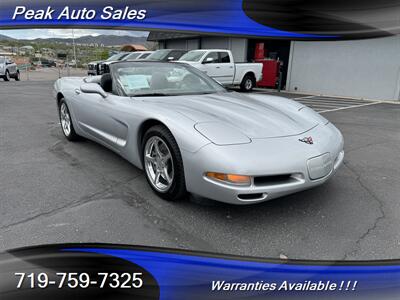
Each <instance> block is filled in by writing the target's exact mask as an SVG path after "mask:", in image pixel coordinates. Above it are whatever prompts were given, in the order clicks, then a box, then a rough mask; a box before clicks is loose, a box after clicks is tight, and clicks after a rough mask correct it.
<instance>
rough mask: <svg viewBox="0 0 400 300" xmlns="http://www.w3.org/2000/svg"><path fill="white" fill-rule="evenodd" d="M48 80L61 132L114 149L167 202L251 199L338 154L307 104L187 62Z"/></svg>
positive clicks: (280, 188) (312, 173)
mask: <svg viewBox="0 0 400 300" xmlns="http://www.w3.org/2000/svg"><path fill="white" fill-rule="evenodd" d="M54 87H55V91H54V92H55V97H56V99H57V105H58V110H59V115H60V122H61V127H62V131H63V133H64V135H65V136H66V138H67V139H68V140H70V141H73V140H76V139H78V138H79V137H85V138H87V139H90V140H93V141H95V142H97V143H100V144H102V145H104V146H106V147H108V148H110V149H111V150H113V151H115V152H117V153H118V154H120V155H121V156H122V157H124V158H125V159H126V160H128V161H129V162H131V163H132V164H133V165H135V166H137V167H138V168H141V169H143V170H144V173H145V176H146V178H147V181H148V183H149V184H150V186H151V188H152V189H153V190H154V191H155V193H157V194H158V195H159V196H160V197H162V198H164V199H167V200H176V199H179V198H182V197H184V196H185V195H186V193H187V192H190V193H193V194H196V195H200V196H203V197H206V198H210V199H214V200H218V201H223V202H228V203H233V204H250V203H256V202H261V201H265V200H269V199H273V198H276V197H281V196H284V195H287V194H290V193H294V192H298V191H301V190H305V189H309V188H312V187H315V186H318V185H320V184H322V183H324V182H326V181H327V180H328V179H329V178H330V177H332V176H333V174H334V173H335V171H336V170H337V169H338V168H339V166H340V165H341V163H342V162H343V157H344V152H343V137H342V134H341V133H340V132H339V130H338V129H336V127H335V126H334V125H333V124H332V123H330V122H329V121H328V120H326V119H325V118H323V117H322V116H321V115H319V114H317V113H316V112H314V111H313V110H312V109H310V108H308V107H306V106H304V105H302V104H300V103H297V102H295V101H292V100H289V99H286V98H281V97H275V96H269V95H261V94H240V93H237V92H232V91H228V90H226V89H225V88H223V87H222V86H221V85H220V84H218V83H217V82H216V81H214V80H213V79H211V78H209V77H208V76H207V75H205V74H204V73H203V72H201V71H199V70H197V69H195V68H193V67H190V66H188V65H184V64H180V63H167V62H151V61H146V62H140V61H133V62H116V63H112V64H111V65H110V73H108V74H103V75H102V76H92V77H87V78H75V77H66V78H61V79H59V80H57V81H56V83H55V86H54Z"/></svg>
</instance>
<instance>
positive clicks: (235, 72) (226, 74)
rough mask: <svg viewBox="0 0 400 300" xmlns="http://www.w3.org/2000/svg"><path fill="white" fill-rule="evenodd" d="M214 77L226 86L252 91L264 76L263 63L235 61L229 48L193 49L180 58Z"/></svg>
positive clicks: (180, 60) (181, 60) (182, 61)
mask: <svg viewBox="0 0 400 300" xmlns="http://www.w3.org/2000/svg"><path fill="white" fill-rule="evenodd" d="M178 61H179V62H181V63H186V64H189V65H191V66H193V67H195V68H197V69H199V70H201V71H203V72H205V73H206V74H207V75H208V76H210V77H212V78H214V79H215V80H217V81H218V82H219V83H221V84H222V85H225V86H240V89H241V90H242V91H245V92H249V91H251V90H252V89H253V88H254V87H255V86H256V83H257V82H258V81H260V80H261V78H262V68H263V65H262V64H261V63H235V61H234V59H233V55H232V52H231V51H229V50H220V49H208V50H192V51H189V52H188V53H186V54H185V55H183V56H182V57H181V58H180V59H179V60H178Z"/></svg>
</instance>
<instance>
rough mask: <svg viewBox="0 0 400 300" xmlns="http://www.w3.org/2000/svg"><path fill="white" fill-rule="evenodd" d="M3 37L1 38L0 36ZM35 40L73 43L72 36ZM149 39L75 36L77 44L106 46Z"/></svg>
mask: <svg viewBox="0 0 400 300" xmlns="http://www.w3.org/2000/svg"><path fill="white" fill-rule="evenodd" d="M0 39H1V38H0ZM31 41H33V42H57V43H72V38H67V39H65V38H46V39H41V38H38V39H34V40H31ZM146 41H147V37H145V36H139V37H137V36H130V35H105V34H103V35H97V36H93V35H86V36H81V37H79V38H75V43H76V44H92V43H96V44H99V45H101V44H103V45H104V46H115V45H124V44H144V43H146Z"/></svg>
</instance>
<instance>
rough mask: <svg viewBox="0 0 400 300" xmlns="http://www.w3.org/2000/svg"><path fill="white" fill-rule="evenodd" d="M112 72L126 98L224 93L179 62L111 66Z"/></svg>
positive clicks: (196, 71) (218, 87) (194, 70)
mask: <svg viewBox="0 0 400 300" xmlns="http://www.w3.org/2000/svg"><path fill="white" fill-rule="evenodd" d="M111 73H112V75H113V77H114V79H116V81H117V83H118V84H119V86H120V87H121V88H122V90H123V92H124V93H125V94H126V95H127V96H136V97H139V96H141V97H146V96H172V95H191V94H211V93H218V92H225V91H226V90H225V88H223V87H222V86H221V85H220V84H218V83H217V82H216V81H214V80H213V79H211V78H210V77H208V76H207V75H205V74H204V73H203V72H201V71H199V70H197V69H195V68H193V67H190V66H187V65H183V64H179V63H150V62H142V63H140V62H131V63H129V62H126V63H118V64H112V70H111Z"/></svg>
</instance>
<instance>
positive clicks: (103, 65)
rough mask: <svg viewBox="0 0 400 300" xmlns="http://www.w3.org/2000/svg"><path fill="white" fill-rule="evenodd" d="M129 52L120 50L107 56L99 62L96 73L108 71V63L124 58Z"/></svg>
mask: <svg viewBox="0 0 400 300" xmlns="http://www.w3.org/2000/svg"><path fill="white" fill-rule="evenodd" d="M130 54H131V52H120V53H117V54H114V55H112V56H111V57H109V58H107V59H106V60H105V61H102V62H99V64H98V74H97V75H101V74H104V73H108V65H109V64H110V63H112V62H116V61H121V60H124V59H125V58H126V57H127V56H128V55H130Z"/></svg>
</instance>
